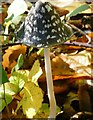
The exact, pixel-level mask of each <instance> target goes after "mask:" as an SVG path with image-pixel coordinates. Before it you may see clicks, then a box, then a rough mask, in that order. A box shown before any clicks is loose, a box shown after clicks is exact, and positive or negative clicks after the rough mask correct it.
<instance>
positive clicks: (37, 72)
mask: <svg viewBox="0 0 93 120" xmlns="http://www.w3.org/2000/svg"><path fill="white" fill-rule="evenodd" d="M41 74H42V69H41V67H40V63H39V60H36V61H35V62H34V65H33V67H32V68H31V70H30V73H29V79H30V80H31V81H32V82H34V83H35V84H36V85H38V83H37V80H38V78H39V77H40V76H41Z"/></svg>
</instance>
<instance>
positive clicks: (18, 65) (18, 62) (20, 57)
mask: <svg viewBox="0 0 93 120" xmlns="http://www.w3.org/2000/svg"><path fill="white" fill-rule="evenodd" d="M22 65H23V55H22V54H20V55H19V57H18V60H17V64H16V65H15V66H14V68H13V69H12V72H14V71H17V70H19V68H20V67H21V66H22Z"/></svg>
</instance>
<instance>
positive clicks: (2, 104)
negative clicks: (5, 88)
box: [0, 92, 12, 112]
mask: <svg viewBox="0 0 93 120" xmlns="http://www.w3.org/2000/svg"><path fill="white" fill-rule="evenodd" d="M3 98H4V93H3V92H0V112H1V111H2V110H3V109H4V108H5V106H6V104H5V101H4V99H3ZM5 99H6V102H7V104H9V103H11V101H12V95H9V94H5Z"/></svg>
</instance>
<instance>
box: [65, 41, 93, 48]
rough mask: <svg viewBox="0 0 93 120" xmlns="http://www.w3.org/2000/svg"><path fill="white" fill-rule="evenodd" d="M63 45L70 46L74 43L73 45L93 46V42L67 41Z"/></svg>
mask: <svg viewBox="0 0 93 120" xmlns="http://www.w3.org/2000/svg"><path fill="white" fill-rule="evenodd" d="M63 45H68V46H70V45H72V46H79V47H86V48H93V45H92V44H88V43H82V42H65V43H63Z"/></svg>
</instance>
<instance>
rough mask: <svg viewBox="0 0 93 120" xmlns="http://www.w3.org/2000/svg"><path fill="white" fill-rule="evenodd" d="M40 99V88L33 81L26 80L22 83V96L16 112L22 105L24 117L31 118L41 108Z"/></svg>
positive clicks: (41, 95) (41, 94) (41, 98)
mask: <svg viewBox="0 0 93 120" xmlns="http://www.w3.org/2000/svg"><path fill="white" fill-rule="evenodd" d="M37 100H38V102H37ZM42 101H43V93H42V90H41V88H39V87H38V86H36V85H35V84H34V83H33V82H31V81H28V82H27V83H25V85H24V96H23V98H22V100H21V101H20V102H19V104H18V106H17V109H16V112H17V110H18V109H19V108H20V107H21V106H22V109H23V113H24V114H25V115H26V117H27V118H33V116H34V115H35V114H36V113H37V111H38V110H39V109H40V108H41V106H42Z"/></svg>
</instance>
